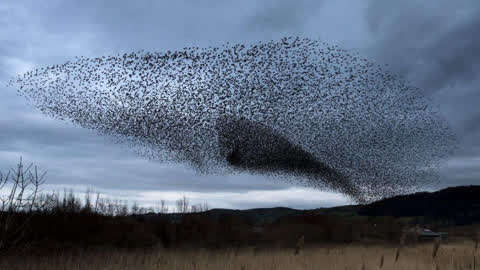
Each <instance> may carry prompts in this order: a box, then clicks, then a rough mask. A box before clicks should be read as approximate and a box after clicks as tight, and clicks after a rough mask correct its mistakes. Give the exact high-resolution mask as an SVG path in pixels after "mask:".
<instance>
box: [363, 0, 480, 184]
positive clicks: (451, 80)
mask: <svg viewBox="0 0 480 270" xmlns="http://www.w3.org/2000/svg"><path fill="white" fill-rule="evenodd" d="M365 18H366V21H367V23H368V25H369V30H370V34H372V36H373V39H374V41H375V42H374V43H372V44H373V45H372V47H371V48H370V49H369V51H370V52H369V53H370V54H371V55H372V56H373V57H374V58H375V59H376V60H377V61H381V62H383V63H387V64H389V66H390V69H391V70H393V71H394V72H397V73H400V74H401V75H402V76H404V77H405V78H406V79H407V80H409V81H410V83H411V84H412V85H415V86H418V87H420V88H421V89H422V91H423V93H424V94H425V95H427V96H428V97H429V98H431V99H432V101H434V102H435V103H437V104H438V108H439V110H440V111H441V113H442V114H443V115H444V116H445V118H447V120H448V121H449V123H450V124H451V126H452V127H453V128H454V131H455V133H456V134H457V137H458V140H459V143H460V145H459V146H460V147H459V149H458V151H457V153H456V154H457V155H460V156H465V155H467V156H472V157H475V156H477V157H478V156H479V155H480V151H479V150H480V141H478V137H479V136H480V122H479V119H480V110H478V104H480V91H479V90H480V89H479V88H478V85H479V83H480V80H479V79H480V37H479V35H477V34H476V33H477V32H478V29H480V2H478V1H461V2H458V1H447V0H441V1H435V2H429V1H421V0H408V1H395V2H393V1H375V0H372V1H370V2H369V5H368V8H367V12H366V17H365ZM463 170H464V171H463V173H462V175H460V174H459V173H457V172H444V175H443V178H444V179H445V181H446V182H449V183H450V184H453V183H454V182H455V181H458V183H457V184H461V183H465V181H466V182H470V183H472V182H476V181H478V172H476V169H474V168H463ZM467 171H470V172H471V173H468V172H467ZM467 175H471V177H470V176H467ZM465 179H468V180H465Z"/></svg>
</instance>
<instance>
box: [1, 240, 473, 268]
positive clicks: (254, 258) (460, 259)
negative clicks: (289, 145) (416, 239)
mask: <svg viewBox="0 0 480 270" xmlns="http://www.w3.org/2000/svg"><path fill="white" fill-rule="evenodd" d="M306 240H308V239H306ZM432 250H433V245H432V244H421V245H416V246H412V247H406V248H404V249H402V251H401V255H400V257H399V259H398V260H397V261H395V252H396V250H395V247H392V246H388V245H367V246H365V245H358V244H349V245H323V246H309V247H306V248H305V249H303V250H302V251H301V252H300V254H298V255H295V254H294V253H295V251H294V249H293V248H292V249H287V248H282V249H274V248H271V249H255V248H254V247H245V248H242V249H239V250H236V249H223V250H207V249H181V250H171V249H159V248H156V249H150V250H125V249H114V250H111V249H89V250H69V251H66V252H60V253H58V254H57V255H49V256H44V255H40V254H37V255H29V256H28V257H20V256H16V255H11V256H6V257H3V258H1V259H0V269H12V270H14V269H22V270H47V269H48V270H57V269H58V270H60V269H62V270H63V269H78V270H81V269H85V270H96V269H102V270H110V269H111V270H130V269H131V270H133V269H135V270H137V269H140V270H142V269H146V270H154V269H155V270H159V269H184V270H189V269H192V270H194V269H195V270H201V269H209V270H214V269H222V270H224V269H238V270H241V269H244V270H249V269H262V270H263V269H277V270H282V269H285V270H295V269H325V270H328V269H342V270H343V269H358V270H360V269H385V270H389V269H419V270H422V269H451V270H456V269H458V270H460V269H475V268H474V266H473V263H474V260H473V255H474V254H477V255H478V251H477V253H474V249H473V242H471V241H470V242H462V243H450V244H446V245H442V246H440V248H439V249H438V253H437V255H436V257H434V258H432ZM476 263H477V264H476V265H475V266H476V269H479V268H478V267H480V265H479V263H478V262H476Z"/></svg>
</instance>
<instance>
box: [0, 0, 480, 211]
mask: <svg viewBox="0 0 480 270" xmlns="http://www.w3.org/2000/svg"><path fill="white" fill-rule="evenodd" d="M477 29H480V2H478V1H475V0H471V1H447V0H438V1H422V0H406V1H381V0H377V1H374V0H369V1H349V0H337V1H330V0H319V1H314V0H312V1H307V0H305V1H287V0H285V1H280V0H279V1H273V0H269V1H253V0H252V1H250V0H248V1H247V0H244V1H226V0H222V1H220V0H211V1H187V0H183V1H168V2H167V1H126V0H117V1H60V0H48V1H34V0H31V1H22V0H6V1H5V0H4V1H2V2H0V40H1V42H0V170H3V171H4V170H6V169H8V168H10V167H12V166H13V165H15V164H16V162H17V161H18V159H19V157H20V156H23V158H24V160H25V161H27V162H34V163H35V164H38V165H39V166H40V167H41V168H43V169H46V170H47V171H48V178H47V182H48V184H49V185H48V187H47V188H48V189H63V188H73V189H75V190H76V191H78V192H81V191H84V190H85V189H86V188H87V187H92V188H94V189H96V190H99V191H101V192H102V193H105V194H108V195H111V196H113V197H116V198H119V199H128V200H137V201H139V202H141V203H144V204H149V203H150V202H151V201H152V200H157V199H166V200H169V201H170V202H173V201H174V200H175V199H177V198H178V197H180V196H182V195H186V196H187V197H189V198H191V200H192V201H193V202H194V203H195V202H198V203H200V202H203V201H207V202H208V203H209V204H210V205H211V206H212V207H229V208H253V207H272V206H288V207H293V208H313V207H325V206H333V205H340V204H346V203H349V201H348V200H347V199H346V198H345V197H343V196H342V195H340V194H334V193H326V192H321V191H317V190H313V189H311V188H307V187H301V186H293V185H292V184H287V183H282V182H278V181H275V180H274V179H270V178H267V177H263V176H256V175H246V174H245V175H236V176H198V175H196V174H195V173H194V172H193V171H192V170H190V169H188V168H185V167H182V166H172V165H164V164H160V163H158V162H155V161H148V160H144V159H142V158H141V157H139V156H137V155H136V154H135V152H134V151H133V150H131V149H128V147H127V146H125V145H118V144H114V143H113V142H112V141H111V140H110V139H109V138H105V137H100V136H98V135H97V134H96V133H95V132H93V131H90V130H85V129H82V128H79V127H75V126H73V125H72V124H70V123H69V122H61V121H57V120H53V119H50V118H47V117H45V116H43V115H42V114H40V113H39V112H38V111H37V110H35V109H34V108H32V107H30V106H28V105H27V103H26V101H25V100H24V99H23V98H22V97H20V96H18V95H17V93H16V90H15V89H12V88H7V87H6V81H7V80H8V79H9V78H11V77H12V76H15V75H16V74H19V73H23V72H26V71H28V70H30V69H32V68H35V67H41V66H46V65H51V64H61V63H64V62H66V61H68V60H71V59H73V58H74V57H75V56H87V57H96V56H101V55H116V54H122V53H124V52H131V51H137V50H141V49H143V50H147V51H166V50H176V49H181V48H183V47H188V46H199V47H208V46H219V45H222V44H224V43H226V42H230V43H252V42H256V41H268V40H272V39H280V38H281V37H284V36H292V35H293V36H301V37H309V38H312V39H319V40H324V41H327V42H330V43H335V44H338V45H340V46H341V47H343V48H346V49H354V50H357V51H359V52H360V53H361V54H363V55H365V56H367V57H368V58H370V59H372V60H374V61H376V62H378V63H380V64H388V65H389V68H390V69H391V71H393V72H395V73H398V74H400V75H402V76H404V77H405V78H407V80H408V81H409V82H410V84H412V85H414V86H418V87H420V88H421V89H422V91H424V94H425V96H426V97H427V98H429V99H431V100H432V102H433V103H434V104H435V106H437V107H438V108H439V110H440V111H441V113H442V114H443V116H444V117H445V118H446V120H447V121H448V122H449V123H450V125H451V127H452V129H453V130H454V132H455V134H456V135H457V137H458V141H459V148H458V151H457V152H456V153H455V155H454V156H453V157H452V158H451V159H450V160H449V161H448V162H447V163H446V164H445V166H444V168H442V170H441V185H440V186H439V187H438V188H441V187H445V186H454V185H465V184H478V183H479V180H480V140H479V138H480V109H479V107H480V106H479V105H478V104H480V89H479V86H480V76H479V75H480V37H479V36H478V35H476V32H478V30H477Z"/></svg>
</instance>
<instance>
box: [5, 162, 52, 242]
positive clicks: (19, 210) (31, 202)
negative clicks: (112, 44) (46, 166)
mask: <svg viewBox="0 0 480 270" xmlns="http://www.w3.org/2000/svg"><path fill="white" fill-rule="evenodd" d="M32 166H33V164H30V165H29V166H27V167H25V166H24V164H23V160H22V158H21V157H20V161H19V163H18V164H17V166H16V168H12V169H10V171H8V172H7V174H3V173H2V172H0V191H2V192H0V250H5V249H8V248H9V247H12V246H16V245H17V244H19V243H20V242H21V241H22V240H23V237H24V234H25V231H26V229H27V228H28V224H29V221H30V218H31V216H32V212H33V211H36V210H38V209H36V206H38V202H37V199H38V197H39V196H38V194H39V192H40V186H41V185H42V184H43V183H44V182H45V175H46V172H43V173H41V174H39V172H38V168H37V166H33V168H32ZM32 169H33V170H32Z"/></svg>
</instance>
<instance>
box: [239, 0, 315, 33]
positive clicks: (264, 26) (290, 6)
mask: <svg viewBox="0 0 480 270" xmlns="http://www.w3.org/2000/svg"><path fill="white" fill-rule="evenodd" d="M322 2H323V1H315V0H302V1H288V0H282V1H262V2H261V3H262V6H261V7H260V8H259V9H258V10H257V11H256V12H255V13H254V14H253V15H252V16H251V18H250V21H249V23H248V26H247V27H248V28H250V29H253V30H261V31H268V32H270V33H271V32H274V33H275V32H279V31H280V32H282V31H292V30H297V31H299V30H300V31H302V30H303V29H304V26H305V24H306V23H307V22H308V20H309V19H311V17H312V16H313V15H315V13H317V12H318V9H319V8H320V7H321V5H322Z"/></svg>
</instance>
